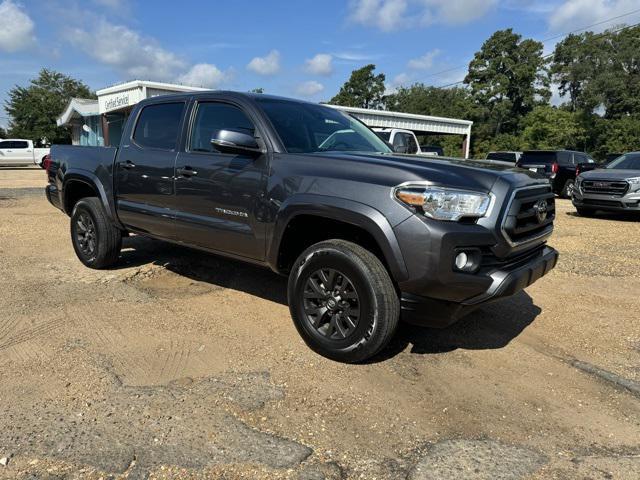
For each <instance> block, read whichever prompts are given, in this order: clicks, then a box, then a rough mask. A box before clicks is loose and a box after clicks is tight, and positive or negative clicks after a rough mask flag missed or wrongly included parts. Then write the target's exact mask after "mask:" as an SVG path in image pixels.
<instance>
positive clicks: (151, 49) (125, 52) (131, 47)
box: [67, 20, 188, 81]
mask: <svg viewBox="0 0 640 480" xmlns="http://www.w3.org/2000/svg"><path fill="white" fill-rule="evenodd" d="M67 39H68V40H69V42H70V43H71V44H72V45H73V46H75V47H76V48H78V49H80V50H82V51H84V52H85V53H86V54H87V55H89V56H90V57H93V58H94V59H96V60H98V61H99V62H100V63H103V64H105V65H108V66H110V67H113V68H115V69H116V70H118V71H120V72H122V73H124V74H125V75H126V76H127V77H128V78H136V79H141V80H150V79H152V80H163V81H170V80H173V79H174V78H175V77H176V76H177V74H179V72H183V71H185V70H186V69H187V68H188V64H187V62H185V60H184V59H182V58H180V57H179V56H177V55H176V54H175V53H173V52H170V51H168V50H165V49H164V48H162V47H161V46H160V45H158V43H157V42H156V41H155V40H154V39H152V38H143V37H142V36H141V35H140V34H138V33H137V32H135V31H133V30H130V29H128V28H127V27H124V26H122V25H114V24H111V23H109V22H107V21H105V20H100V21H98V24H97V25H96V27H95V28H91V29H90V30H86V29H84V28H81V27H78V28H73V29H71V30H70V31H69V33H68V34H67Z"/></svg>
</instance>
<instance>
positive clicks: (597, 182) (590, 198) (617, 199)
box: [573, 152, 640, 217]
mask: <svg viewBox="0 0 640 480" xmlns="http://www.w3.org/2000/svg"><path fill="white" fill-rule="evenodd" d="M573 205H574V206H575V207H576V209H577V210H578V214H580V215H582V216H585V217H590V216H593V215H594V214H595V213H596V212H597V211H598V210H601V211H608V212H640V152H631V153H626V154H624V155H622V156H620V157H618V158H617V159H615V160H614V161H613V162H611V163H609V164H608V165H607V166H606V167H605V168H600V169H597V170H591V171H589V172H583V173H581V174H580V175H578V178H577V179H576V188H575V189H574V191H573Z"/></svg>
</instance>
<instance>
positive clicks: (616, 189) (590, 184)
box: [581, 180, 629, 197]
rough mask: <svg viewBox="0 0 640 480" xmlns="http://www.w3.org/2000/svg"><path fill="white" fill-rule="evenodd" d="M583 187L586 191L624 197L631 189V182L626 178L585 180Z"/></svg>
mask: <svg viewBox="0 0 640 480" xmlns="http://www.w3.org/2000/svg"><path fill="white" fill-rule="evenodd" d="M581 188H582V191H583V192H584V193H596V194H598V195H612V196H614V197H622V196H623V195H624V194H625V193H627V190H629V183H628V182H625V181H624V180H622V181H609V180H583V181H582V186H581Z"/></svg>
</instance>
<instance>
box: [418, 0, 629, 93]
mask: <svg viewBox="0 0 640 480" xmlns="http://www.w3.org/2000/svg"><path fill="white" fill-rule="evenodd" d="M634 13H640V8H638V9H636V10H632V11H631V12H627V13H623V14H622V15H618V16H616V17H611V18H607V19H606V20H602V21H600V22H597V23H592V24H591V25H587V26H585V27H581V28H577V29H575V30H571V31H570V32H565V33H559V34H558V35H554V36H553V37H549V38H545V39H544V40H540V42H541V43H547V42H549V41H551V40H555V39H556V38H561V37H566V36H568V35H571V34H572V33H578V32H582V31H584V30H587V29H589V28H592V27H597V26H599V25H602V24H605V23H609V22H611V21H613V20H619V19H620V18H623V17H628V16H629V15H633V14H634ZM467 66H468V64H464V65H459V66H457V67H451V68H448V69H446V70H442V71H440V72H435V73H430V74H428V75H425V76H423V77H422V78H431V77H437V76H440V75H443V74H445V73H449V72H454V71H456V70H460V69H462V68H467ZM458 83H460V82H455V83H454V84H453V85H456V84H458ZM443 88H444V87H443Z"/></svg>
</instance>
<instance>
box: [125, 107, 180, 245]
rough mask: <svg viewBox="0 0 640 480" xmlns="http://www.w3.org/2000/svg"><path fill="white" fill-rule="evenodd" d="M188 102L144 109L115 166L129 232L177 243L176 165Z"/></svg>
mask: <svg viewBox="0 0 640 480" xmlns="http://www.w3.org/2000/svg"><path fill="white" fill-rule="evenodd" d="M184 109H185V102H184V101H173V102H164V103H154V104H151V105H147V106H145V107H143V108H142V109H141V110H140V111H139V113H138V115H137V118H136V119H133V118H132V119H131V120H132V121H135V125H134V127H133V129H132V130H131V132H132V133H131V134H130V137H129V138H123V140H122V143H121V146H120V149H119V151H118V157H117V160H116V165H115V169H116V170H115V172H114V175H115V179H116V185H115V189H116V203H117V208H118V217H119V218H120V221H121V222H122V223H123V224H124V225H125V226H126V227H128V228H130V229H132V230H134V231H139V232H143V233H148V234H151V235H153V236H157V237H161V238H168V239H171V238H174V234H175V229H174V223H173V221H174V214H173V205H174V194H175V190H174V165H175V159H176V155H177V149H178V145H179V140H180V138H179V136H180V133H181V131H182V125H183V117H184Z"/></svg>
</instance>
